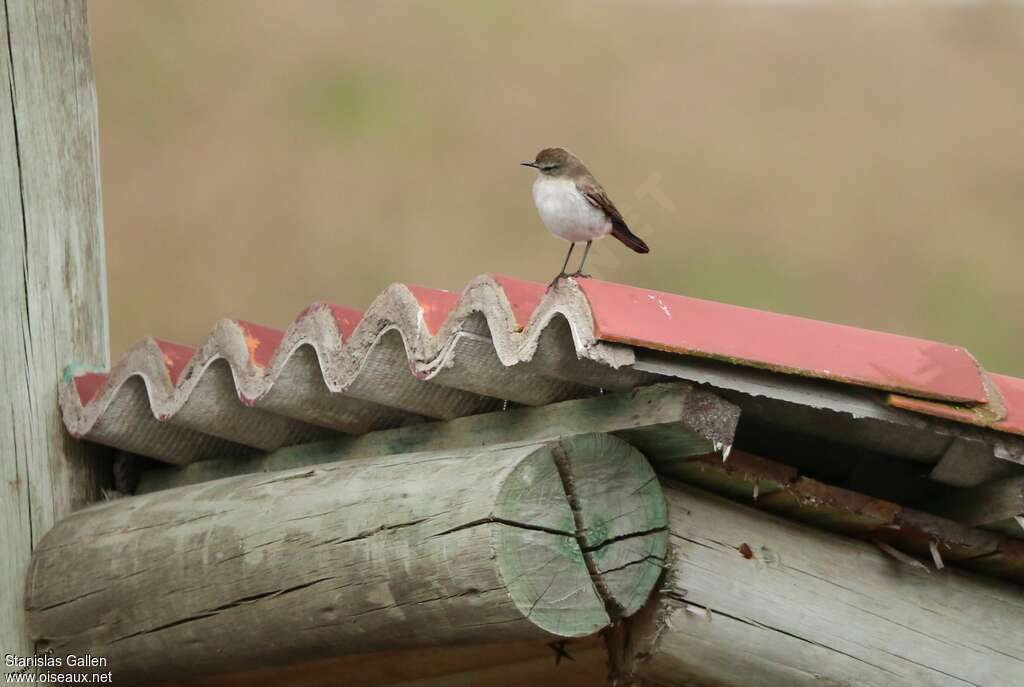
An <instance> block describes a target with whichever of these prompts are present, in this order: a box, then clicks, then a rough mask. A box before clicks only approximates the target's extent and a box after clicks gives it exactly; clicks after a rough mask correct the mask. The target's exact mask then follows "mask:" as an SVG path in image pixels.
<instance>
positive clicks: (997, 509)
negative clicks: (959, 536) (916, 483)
mask: <svg viewBox="0 0 1024 687" xmlns="http://www.w3.org/2000/svg"><path fill="white" fill-rule="evenodd" d="M929 510H930V511H932V512H933V513H936V514H938V515H943V516H945V517H947V518H951V519H953V520H956V521H957V522H962V523H963V524H965V525H977V526H981V527H985V528H986V529H992V530H996V531H999V532H1003V533H1005V534H1008V535H1010V536H1012V537H1017V538H1018V539H1024V522H1022V521H1021V520H1019V519H1018V518H1024V477H1010V478H1007V479H1003V480H999V481H996V482H990V483H988V484H983V485H981V486H979V487H974V488H973V489H963V490H961V491H958V492H956V493H954V494H951V495H949V496H948V497H947V498H945V499H943V500H941V501H939V502H938V503H935V504H932V505H930V506H929Z"/></svg>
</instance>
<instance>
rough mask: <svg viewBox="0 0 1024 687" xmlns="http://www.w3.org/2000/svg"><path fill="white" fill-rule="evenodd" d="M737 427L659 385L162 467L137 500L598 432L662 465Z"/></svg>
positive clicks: (688, 391)
mask: <svg viewBox="0 0 1024 687" xmlns="http://www.w3.org/2000/svg"><path fill="white" fill-rule="evenodd" d="M738 420H739V409H738V408H737V407H736V406H734V405H732V404H731V403H729V402H728V401H723V400H722V399H720V398H719V397H717V396H715V395H714V394H711V393H708V392H707V391H704V390H702V389H698V388H696V387H694V386H693V385H691V384H686V383H680V382H675V383H668V384H654V385H652V386H648V387H642V388H639V389H636V390H634V391H631V392H628V393H616V394H607V395H603V396H595V397H593V398H583V399H579V400H573V401H565V402H562V403H553V404H551V405H548V406H541V407H538V408H516V409H514V410H508V411H500V412H495V413H484V414H481V415H471V416H468V417H460V418H456V419H454V420H448V421H446V422H430V423H424V424H419V425H409V426H406V427H399V428H397V429H388V430H381V431H379V432H370V433H368V434H364V435H361V436H354V437H353V436H346V437H340V438H337V439H331V440H328V441H322V442H317V443H312V444H304V445H301V446H292V447H289V448H285V449H281V450H279V451H274V452H272V453H266V454H256V455H253V456H250V457H247V458H243V459H238V458H233V459H231V460H202V461H198V462H194V463H190V464H189V465H184V466H174V465H161V466H158V467H154V468H152V469H149V470H146V471H145V472H144V473H142V475H141V479H140V481H139V485H138V489H137V492H136V493H139V494H146V493H150V492H153V491H159V490H161V489H170V488H173V487H180V486H184V485H187V484H197V483H199V482H205V481H208V480H211V479H219V478H221V477H229V476H232V475H242V474H249V473H254V472H267V471H272V470H285V469H289V468H295V467H300V466H304V465H313V464H316V463H323V462H331V461H336V460H340V459H342V458H345V459H353V458H364V457H367V456H379V455H384V454H397V453H413V452H416V451H438V450H450V449H459V448H474V447H485V446H492V445H495V444H502V443H511V442H533V441H540V440H543V439H554V438H560V437H571V436H577V435H580V434H588V433H592V432H610V433H614V434H615V435H616V436H619V437H621V438H623V439H625V440H626V441H628V442H629V443H631V444H633V445H634V446H637V447H638V448H639V449H640V450H641V451H643V453H644V455H646V456H647V458H648V459H650V460H651V461H652V462H654V463H655V464H656V465H659V464H664V463H669V462H672V461H676V460H681V459H684V458H688V457H691V456H697V455H703V454H706V453H711V452H712V451H714V450H716V447H722V448H724V447H726V446H730V445H731V444H732V442H733V436H734V435H735V432H736V424H737V422H738Z"/></svg>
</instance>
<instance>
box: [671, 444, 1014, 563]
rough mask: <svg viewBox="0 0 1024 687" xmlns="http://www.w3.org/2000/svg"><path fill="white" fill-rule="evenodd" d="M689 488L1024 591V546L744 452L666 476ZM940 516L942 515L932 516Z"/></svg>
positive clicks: (682, 465) (702, 459) (704, 459)
mask: <svg viewBox="0 0 1024 687" xmlns="http://www.w3.org/2000/svg"><path fill="white" fill-rule="evenodd" d="M662 472H663V474H666V475H669V476H671V477H675V478H677V479H679V480H681V481H683V482H686V483H687V484H691V485H695V486H698V487H701V488H703V489H707V490H708V491H712V492H714V493H716V494H720V495H722V496H727V497H729V498H731V499H734V500H737V501H740V502H741V503H747V504H750V505H753V506H755V507H757V508H758V509H763V510H767V511H770V512H773V513H776V514H779V515H784V516H785V517H787V518H791V519H794V520H801V521H803V522H806V523H809V524H811V525H815V526H816V527H820V528H823V529H827V530H832V531H833V532H839V533H842V534H848V535H852V536H856V537H859V538H862V539H866V540H868V541H880V542H883V543H884V544H886V545H889V546H892V547H894V548H895V549H897V550H899V551H902V552H903V553H907V554H910V555H914V556H917V557H919V558H923V559H925V560H931V559H932V558H933V557H934V556H935V555H936V554H935V553H933V552H932V548H933V547H935V548H936V551H937V555H938V556H939V557H940V560H943V561H944V562H945V563H955V564H957V565H960V566H963V567H967V568H970V569H971V570H976V571H978V572H983V573H986V574H990V575H995V576H998V577H1003V578H1006V579H1008V580H1010V581H1014V582H1021V583H1024V545H1022V544H1021V543H1020V542H1018V541H1014V540H1009V539H1007V538H1005V537H1000V536H998V535H996V534H993V533H991V532H985V531H982V530H978V529H974V528H972V527H969V526H966V525H964V524H962V523H961V522H956V521H954V520H953V519H949V518H944V517H938V516H935V515H932V514H931V513H925V512H922V511H918V510H914V509H911V508H907V507H905V506H902V505H900V504H898V503H894V502H892V501H887V500H885V499H880V498H874V497H871V496H868V495H866V494H861V493H857V492H855V491H850V490H849V489H843V488H842V487H836V486H833V485H830V484H825V483H824V482H820V481H818V480H815V479H811V478H808V477H803V476H801V475H800V474H799V473H798V471H797V470H796V469H795V468H793V467H791V466H789V465H785V464H782V463H778V462H776V461H773V460H768V459H766V458H762V457H760V456H757V455H753V454H750V453H747V452H745V451H739V450H737V451H733V452H732V455H731V456H730V457H729V460H728V461H727V462H723V461H722V460H721V459H720V458H719V457H717V456H699V457H696V458H693V459H691V460H688V461H685V462H678V463H675V464H673V465H671V466H667V469H665V470H663V471H662ZM931 510H932V511H933V512H935V510H936V509H931Z"/></svg>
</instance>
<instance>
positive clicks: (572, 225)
mask: <svg viewBox="0 0 1024 687" xmlns="http://www.w3.org/2000/svg"><path fill="white" fill-rule="evenodd" d="M520 164H522V165H524V166H526V167H533V168H534V169H536V170H537V178H536V180H535V181H534V182H533V202H534V204H535V205H536V206H537V212H538V214H540V219H541V221H542V222H543V223H544V226H545V227H547V228H548V231H550V232H551V233H552V234H554V235H555V236H557V237H558V238H561V239H565V240H566V241H568V242H569V252H568V253H566V255H565V262H564V263H562V269H561V270H560V271H559V273H558V274H557V275H556V276H555V278H554V279H552V280H551V283H550V284H548V289H551V287H553V286H554V285H555V284H557V283H558V280H559V279H562V278H565V277H589V276H590V275H589V274H585V273H584V272H583V266H584V265H585V264H586V262H587V254H588V253H590V246H591V244H592V243H593V242H594V241H596V240H597V239H599V238H603V237H605V236H607V235H608V234H611V235H612V236H614V237H615V238H617V239H618V240H619V241H622V242H623V243H624V244H626V246H627V247H629V248H631V249H632V250H634V251H636V252H637V253H648V252H650V250H651V249H650V248H649V247H648V246H647V244H646V243H645V242H644V240H643V239H641V238H640V237H639V236H637V235H636V234H634V233H633V232H632V231H630V230H629V226H628V225H627V224H626V220H624V219H623V218H622V213H621V212H619V210H618V208H616V207H615V203H613V202H612V199H611V198H609V197H608V194H607V193H606V192H605V190H604V188H603V187H602V186H601V184H599V183H598V181H597V179H595V178H594V175H593V174H591V173H590V170H588V169H587V168H586V166H585V165H584V164H583V163H582V162H581V161H580V159H579V158H578V157H576V156H575V155H573V154H572V153H570V152H569V151H568V150H566V149H565V148H544V149H543V150H541V151H540V152H539V153H537V157H536V158H534V159H533V160H531V161H530V162H522V163H520ZM583 241H586V242H587V247H586V248H585V249H584V250H583V259H582V260H581V261H580V266H579V269H577V270H576V271H575V272H573V273H572V274H568V273H566V271H565V270H566V268H567V267H568V266H569V258H571V257H572V251H573V249H574V248H576V244H577V243H582V242H583Z"/></svg>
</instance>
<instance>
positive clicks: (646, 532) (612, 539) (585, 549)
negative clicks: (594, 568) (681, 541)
mask: <svg viewBox="0 0 1024 687" xmlns="http://www.w3.org/2000/svg"><path fill="white" fill-rule="evenodd" d="M609 522H611V521H610V520H609ZM667 529H668V527H667V526H664V525H663V526H661V527H651V528H650V529H646V530H636V531H634V532H627V533H625V534H617V535H615V536H614V537H609V538H608V539H605V540H604V541H603V542H601V543H600V544H595V545H594V546H584V547H581V548H582V549H583V553H585V554H586V553H593V552H595V551H600V550H601V549H603V548H604V547H606V546H608V545H609V544H615V543H616V542H620V541H625V540H626V539H634V538H636V537H646V536H648V535H651V534H657V533H658V532H664V531H665V530H667Z"/></svg>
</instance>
